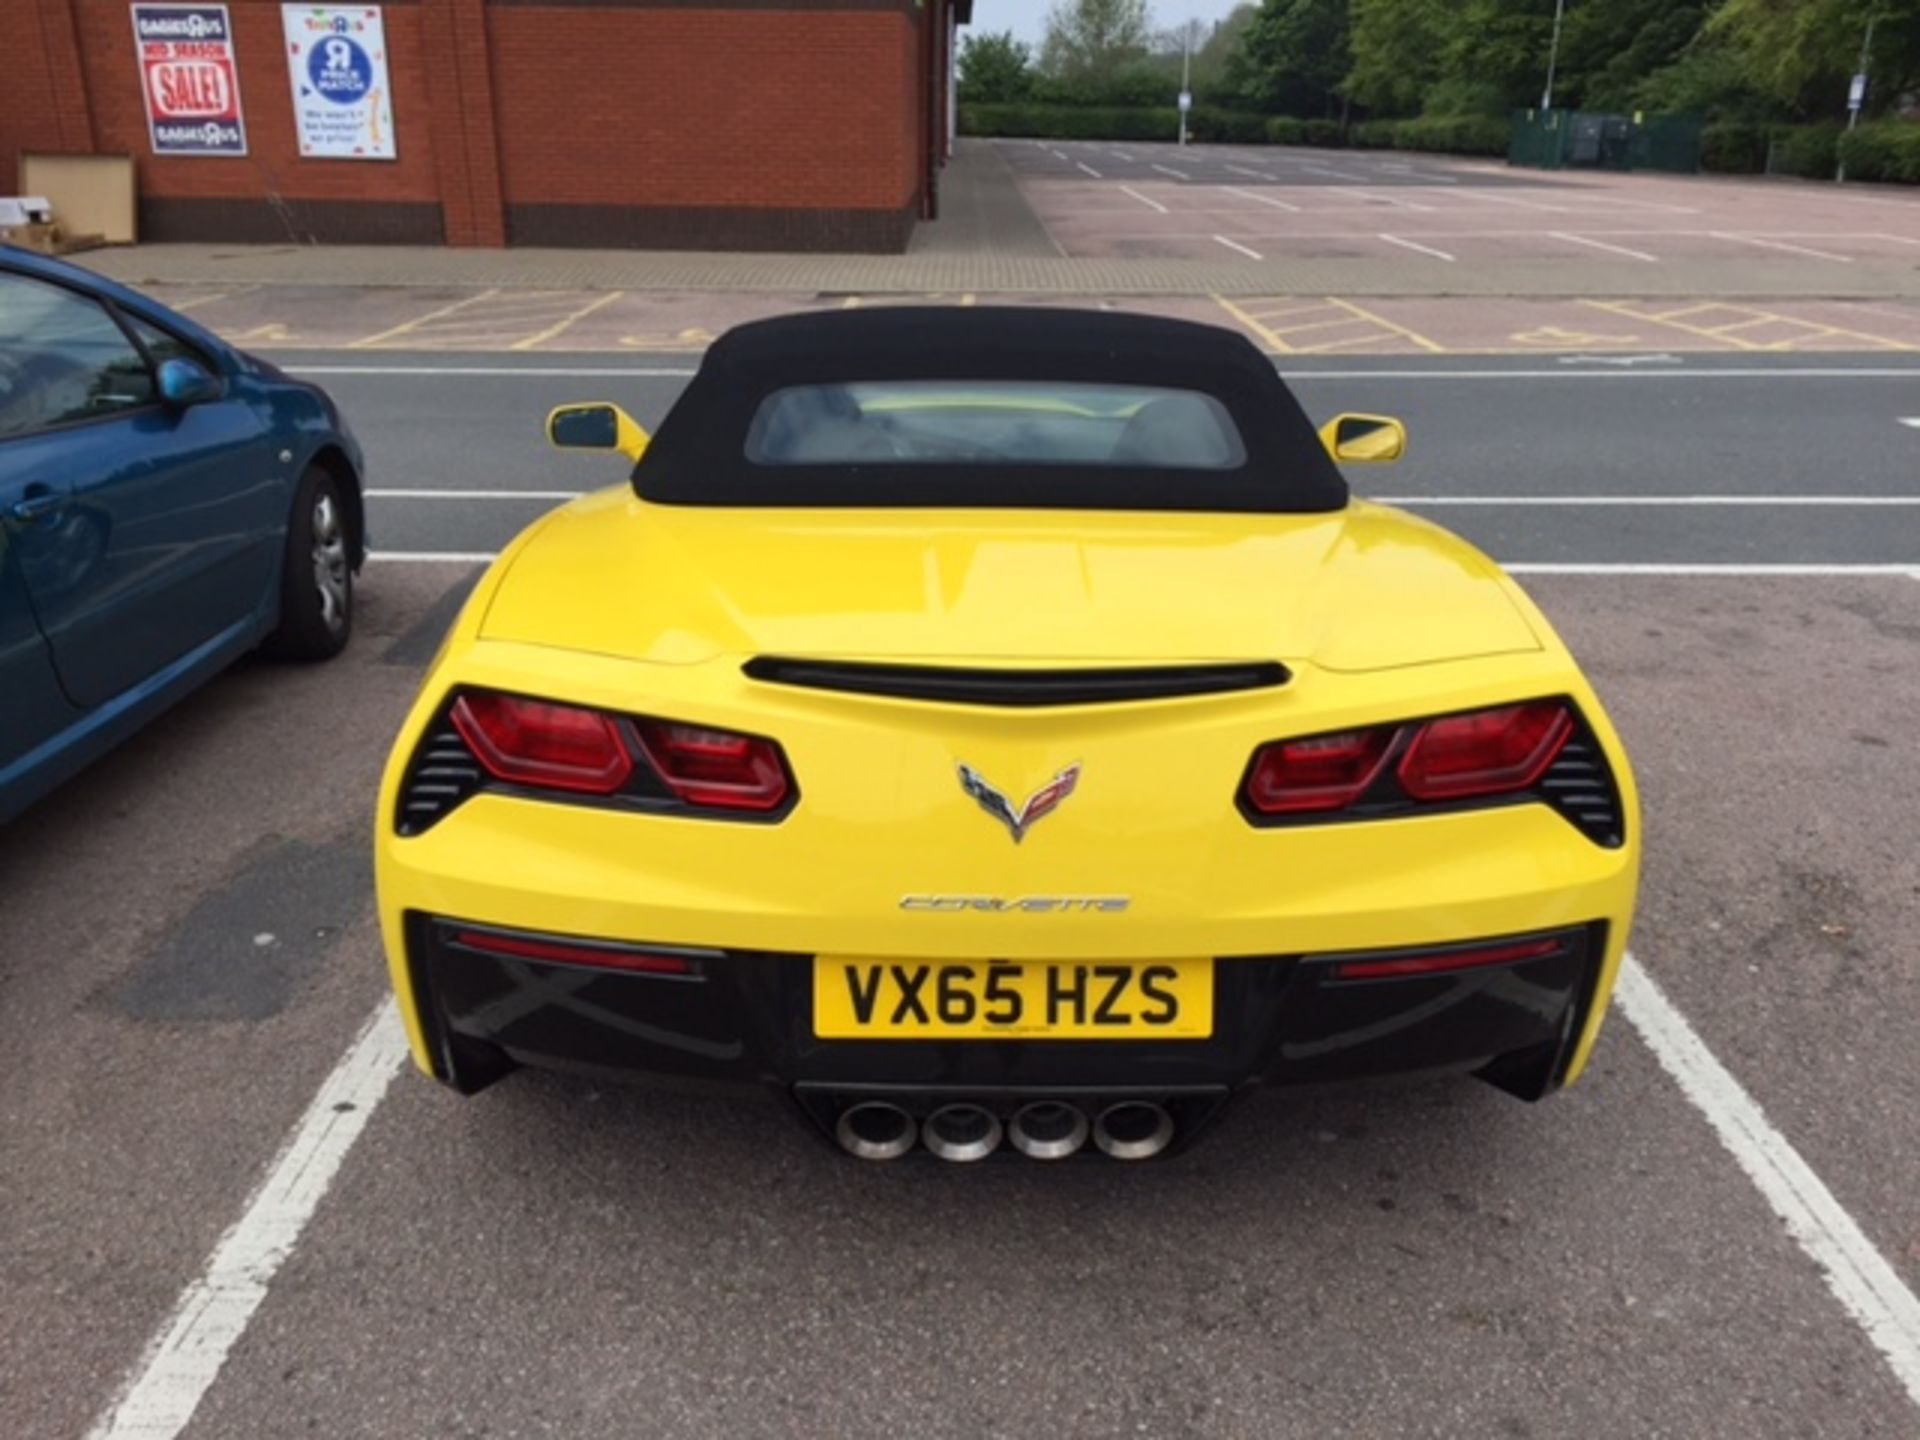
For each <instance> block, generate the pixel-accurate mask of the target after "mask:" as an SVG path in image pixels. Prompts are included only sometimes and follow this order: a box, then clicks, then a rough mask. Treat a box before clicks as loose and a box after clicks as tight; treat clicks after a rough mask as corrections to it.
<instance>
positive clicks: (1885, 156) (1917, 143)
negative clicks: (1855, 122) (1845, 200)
mask: <svg viewBox="0 0 1920 1440" xmlns="http://www.w3.org/2000/svg"><path fill="white" fill-rule="evenodd" d="M1837 148H1838V151H1839V158H1840V159H1841V160H1842V161H1844V162H1845V163H1846V167H1847V178H1848V179H1849V180H1892V181H1897V182H1900V183H1903V184H1907V185H1920V125H1916V124H1914V123H1913V122H1912V121H1910V120H1883V121H1879V122H1877V123H1875V124H1870V125H1862V126H1861V127H1860V128H1859V129H1858V130H1850V131H1848V132H1847V133H1845V134H1844V135H1842V136H1841V137H1840V141H1839V145H1838V147H1837Z"/></svg>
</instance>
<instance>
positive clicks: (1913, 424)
mask: <svg viewBox="0 0 1920 1440" xmlns="http://www.w3.org/2000/svg"><path fill="white" fill-rule="evenodd" d="M1899 418H1900V423H1901V424H1902V425H1904V426H1906V427H1907V428H1908V429H1909V430H1920V415H1902V416H1900V417H1899Z"/></svg>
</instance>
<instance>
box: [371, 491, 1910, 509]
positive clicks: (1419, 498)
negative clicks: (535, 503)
mask: <svg viewBox="0 0 1920 1440" xmlns="http://www.w3.org/2000/svg"><path fill="white" fill-rule="evenodd" d="M367 493H368V494H370V495H377V494H379V493H380V492H379V491H377V490H370V491H368V492H367ZM1367 498H1368V499H1369V500H1374V501H1377V502H1379V503H1380V504H1382V505H1756V506H1775V505H1838V506H1848V505H1920V495H1369V496H1368V497H1367Z"/></svg>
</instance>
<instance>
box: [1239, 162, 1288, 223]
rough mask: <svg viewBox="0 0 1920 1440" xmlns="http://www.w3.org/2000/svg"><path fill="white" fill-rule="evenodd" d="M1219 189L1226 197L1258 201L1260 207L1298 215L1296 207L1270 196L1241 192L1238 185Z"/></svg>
mask: <svg viewBox="0 0 1920 1440" xmlns="http://www.w3.org/2000/svg"><path fill="white" fill-rule="evenodd" d="M1227 168H1228V169H1232V168H1233V167H1232V166H1228V167H1227ZM1220 188H1221V190H1222V191H1224V192H1225V193H1226V194H1228V195H1238V196H1239V197H1240V198H1241V199H1242V200H1258V201H1259V202H1260V203H1261V204H1262V205H1271V206H1272V207H1273V208H1274V209H1276V210H1286V211H1289V212H1290V213H1292V214H1295V215H1298V214H1299V213H1300V207H1299V206H1298V205H1289V204H1288V203H1287V202H1286V201H1284V200H1276V199H1274V198H1273V196H1271V195H1262V194H1260V193H1259V192H1258V191H1255V190H1243V189H1241V188H1240V187H1239V186H1238V185H1222V186H1221V187H1220Z"/></svg>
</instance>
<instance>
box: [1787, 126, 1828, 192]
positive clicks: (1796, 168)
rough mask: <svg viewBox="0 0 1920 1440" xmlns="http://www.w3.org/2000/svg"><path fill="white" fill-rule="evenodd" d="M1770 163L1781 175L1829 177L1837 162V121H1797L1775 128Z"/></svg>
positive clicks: (1825, 178)
mask: <svg viewBox="0 0 1920 1440" xmlns="http://www.w3.org/2000/svg"><path fill="white" fill-rule="evenodd" d="M1774 139H1775V140H1776V141H1777V142H1778V143H1777V145H1776V147H1775V149H1774V155H1773V167H1774V169H1775V170H1776V171H1777V172H1778V173H1780V174H1782V175H1798V176H1800V177H1801V178H1802V179H1806V180H1831V179H1832V178H1833V171H1834V166H1836V165H1837V164H1838V163H1839V155H1838V153H1837V152H1838V150H1839V146H1840V127H1839V126H1838V125H1796V126H1794V127H1793V128H1792V129H1790V130H1781V131H1776V132H1775V134H1774Z"/></svg>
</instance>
